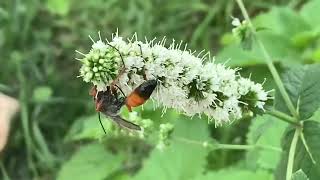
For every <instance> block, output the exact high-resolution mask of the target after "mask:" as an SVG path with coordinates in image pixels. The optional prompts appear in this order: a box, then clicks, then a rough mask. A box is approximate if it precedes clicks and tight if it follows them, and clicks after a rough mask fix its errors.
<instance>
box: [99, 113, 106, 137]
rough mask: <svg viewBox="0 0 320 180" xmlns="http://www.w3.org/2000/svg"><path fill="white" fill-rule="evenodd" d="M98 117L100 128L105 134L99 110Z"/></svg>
mask: <svg viewBox="0 0 320 180" xmlns="http://www.w3.org/2000/svg"><path fill="white" fill-rule="evenodd" d="M98 118H99V122H100V125H101V127H102V130H103V132H104V134H107V132H106V129H105V128H104V126H103V124H102V122H101V117H100V112H98Z"/></svg>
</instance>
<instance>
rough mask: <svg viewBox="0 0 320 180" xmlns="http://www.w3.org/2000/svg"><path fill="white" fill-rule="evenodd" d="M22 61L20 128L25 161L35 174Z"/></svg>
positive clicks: (19, 68) (19, 64)
mask: <svg viewBox="0 0 320 180" xmlns="http://www.w3.org/2000/svg"><path fill="white" fill-rule="evenodd" d="M21 63H22V62H18V64H17V66H18V72H17V76H18V80H19V84H20V91H19V101H20V105H21V117H20V119H21V124H22V130H23V136H24V138H25V143H26V146H27V147H26V154H27V161H28V165H29V167H30V168H31V170H32V172H33V173H34V174H37V172H36V168H35V165H34V163H33V160H32V138H31V134H30V131H29V111H28V102H27V101H28V100H27V98H28V97H27V94H26V84H25V83H26V79H25V76H24V74H23V71H22V65H21Z"/></svg>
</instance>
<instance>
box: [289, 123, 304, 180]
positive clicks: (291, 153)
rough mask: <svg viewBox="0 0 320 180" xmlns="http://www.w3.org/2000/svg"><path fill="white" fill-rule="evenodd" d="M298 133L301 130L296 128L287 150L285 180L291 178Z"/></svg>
mask: <svg viewBox="0 0 320 180" xmlns="http://www.w3.org/2000/svg"><path fill="white" fill-rule="evenodd" d="M300 133H301V128H296V130H295V132H294V135H293V139H292V142H291V145H290V149H289V156H288V164H287V173H286V180H291V177H292V171H293V163H294V155H295V152H296V147H297V142H298V139H299V134H300Z"/></svg>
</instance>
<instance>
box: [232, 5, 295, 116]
mask: <svg viewBox="0 0 320 180" xmlns="http://www.w3.org/2000/svg"><path fill="white" fill-rule="evenodd" d="M236 1H237V3H238V5H239V7H240V9H241V12H242V14H243V16H244V18H245V19H246V21H247V22H248V24H249V27H250V29H251V31H252V34H253V35H254V36H255V38H256V41H257V43H258V45H259V47H260V50H261V51H262V54H263V56H264V59H265V61H266V63H267V66H268V68H269V70H270V72H271V74H272V77H273V79H274V81H275V83H276V85H277V87H278V89H279V91H280V94H281V96H282V98H283V99H284V101H285V103H286V105H287V107H288V109H289V111H290V113H291V114H292V116H293V117H295V119H296V121H297V120H298V119H299V115H298V113H297V111H296V109H295V108H294V105H293V103H292V101H291V99H290V97H289V95H288V93H287V91H286V89H285V87H284V85H283V83H282V81H281V78H280V75H279V74H278V72H277V70H276V67H275V66H274V65H273V63H272V59H271V56H270V55H269V53H268V52H267V50H266V48H265V47H264V45H263V43H262V41H261V40H260V39H259V38H258V36H257V32H256V30H255V28H254V26H253V24H252V22H251V20H250V17H249V15H248V12H247V10H246V8H245V6H244V4H243V2H242V0H236Z"/></svg>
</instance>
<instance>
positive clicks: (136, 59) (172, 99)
mask: <svg viewBox="0 0 320 180" xmlns="http://www.w3.org/2000/svg"><path fill="white" fill-rule="evenodd" d="M99 36H100V33H99ZM164 44H165V38H163V39H162V40H161V41H160V42H158V43H155V40H154V39H153V40H151V41H148V40H146V41H145V42H141V41H138V40H137V37H136V35H134V37H133V38H131V39H129V40H127V41H125V40H123V38H122V37H120V36H118V33H115V34H113V36H112V39H111V40H110V41H108V40H106V41H105V42H104V41H102V40H101V39H99V40H98V41H96V42H95V41H93V45H92V49H91V50H90V51H89V53H87V54H82V53H81V54H82V55H83V56H84V57H83V58H82V59H80V61H81V62H82V67H81V69H80V77H82V78H83V80H84V81H85V82H90V83H93V84H94V85H96V86H97V89H98V90H104V89H105V88H106V86H108V85H110V83H111V82H112V81H113V80H114V79H116V78H118V82H117V85H118V86H119V87H120V88H121V89H122V90H123V92H124V93H125V94H128V93H130V92H131V91H132V90H133V89H134V88H136V87H137V86H138V85H139V84H141V83H142V82H143V81H145V78H146V79H157V80H158V82H159V83H158V86H157V89H156V91H155V92H154V93H153V95H152V98H153V99H155V100H156V101H157V102H158V103H159V104H161V105H162V106H164V108H165V109H166V108H175V109H177V110H178V111H181V112H184V113H185V114H187V115H190V116H193V115H196V114H202V113H204V114H206V115H207V116H208V118H209V119H210V120H214V121H215V123H216V125H217V126H219V125H221V124H223V123H227V122H232V121H233V120H237V119H240V118H242V117H243V115H244V114H252V112H256V110H259V109H260V110H264V105H265V103H266V101H267V100H268V99H270V97H269V96H268V92H266V91H264V90H263V88H262V85H261V84H257V83H254V82H253V81H251V80H250V79H247V78H243V77H241V76H240V75H239V74H238V73H237V69H231V68H229V67H226V66H225V65H224V64H218V63H214V59H210V57H208V56H207V55H208V53H207V54H205V56H204V57H197V56H195V55H194V53H192V52H191V50H188V51H187V50H186V46H185V48H184V50H181V49H180V46H181V42H180V43H178V44H176V43H175V42H174V41H173V42H172V44H171V45H170V46H169V48H167V47H165V46H164ZM120 72H121V73H120Z"/></svg>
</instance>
